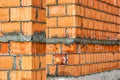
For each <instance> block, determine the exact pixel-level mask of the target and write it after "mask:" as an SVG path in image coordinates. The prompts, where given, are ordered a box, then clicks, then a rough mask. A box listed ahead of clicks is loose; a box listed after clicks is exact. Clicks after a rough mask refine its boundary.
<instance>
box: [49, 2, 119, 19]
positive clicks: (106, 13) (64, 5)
mask: <svg viewBox="0 0 120 80" xmlns="http://www.w3.org/2000/svg"><path fill="white" fill-rule="evenodd" d="M65 5H79V6H83V7H85V8H89V9H93V10H96V11H99V12H104V13H106V14H111V15H113V16H118V17H120V16H119V15H117V14H113V13H109V12H105V11H103V10H99V9H96V8H92V7H89V6H85V5H83V4H75V3H71V4H59V5H56V4H53V5H51V4H50V5H47V6H65Z"/></svg>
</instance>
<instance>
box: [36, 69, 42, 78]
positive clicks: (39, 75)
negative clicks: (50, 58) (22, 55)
mask: <svg viewBox="0 0 120 80" xmlns="http://www.w3.org/2000/svg"><path fill="white" fill-rule="evenodd" d="M41 74H42V71H40V70H39V71H37V80H41V79H42V75H41Z"/></svg>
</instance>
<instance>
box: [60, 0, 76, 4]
mask: <svg viewBox="0 0 120 80" xmlns="http://www.w3.org/2000/svg"><path fill="white" fill-rule="evenodd" d="M77 2H78V0H69V1H66V0H59V1H58V3H59V4H65V3H77Z"/></svg>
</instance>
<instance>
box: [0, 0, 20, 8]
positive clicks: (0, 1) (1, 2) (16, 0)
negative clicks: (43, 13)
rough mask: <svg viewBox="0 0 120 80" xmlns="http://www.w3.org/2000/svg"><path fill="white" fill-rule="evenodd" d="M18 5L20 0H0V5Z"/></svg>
mask: <svg viewBox="0 0 120 80" xmlns="http://www.w3.org/2000/svg"><path fill="white" fill-rule="evenodd" d="M12 6H20V0H12V1H11V0H6V1H4V0H0V7H12Z"/></svg>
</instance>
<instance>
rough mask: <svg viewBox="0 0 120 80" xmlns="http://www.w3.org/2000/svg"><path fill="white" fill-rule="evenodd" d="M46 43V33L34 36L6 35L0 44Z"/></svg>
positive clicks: (2, 37) (0, 40) (0, 38)
mask: <svg viewBox="0 0 120 80" xmlns="http://www.w3.org/2000/svg"><path fill="white" fill-rule="evenodd" d="M9 41H17V42H19V41H20V42H30V41H33V42H45V32H41V33H34V34H33V35H23V34H22V33H18V32H14V33H4V36H1V37H0V42H9Z"/></svg>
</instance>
